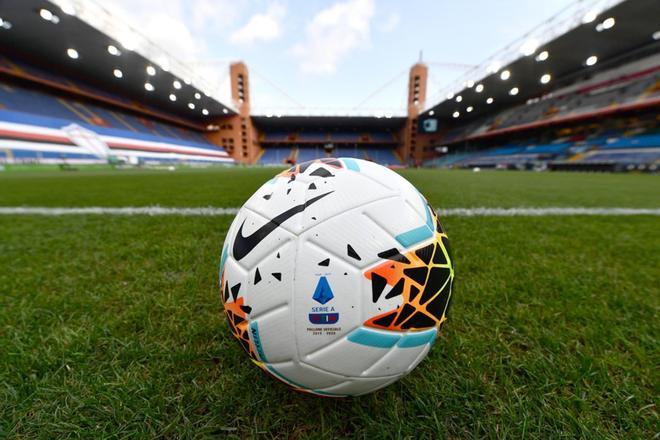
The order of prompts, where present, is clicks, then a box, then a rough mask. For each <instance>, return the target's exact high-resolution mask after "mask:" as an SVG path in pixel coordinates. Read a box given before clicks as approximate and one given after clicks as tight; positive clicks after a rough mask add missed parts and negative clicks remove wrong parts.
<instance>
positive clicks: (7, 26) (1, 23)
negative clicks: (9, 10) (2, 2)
mask: <svg viewBox="0 0 660 440" xmlns="http://www.w3.org/2000/svg"><path fill="white" fill-rule="evenodd" d="M0 28H2V29H4V30H6V31H8V30H9V29H11V22H9V21H7V20H3V19H2V17H0Z"/></svg>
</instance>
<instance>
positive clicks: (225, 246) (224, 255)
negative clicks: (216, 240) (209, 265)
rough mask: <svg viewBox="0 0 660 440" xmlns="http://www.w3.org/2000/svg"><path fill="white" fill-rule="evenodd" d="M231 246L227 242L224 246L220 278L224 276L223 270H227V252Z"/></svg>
mask: <svg viewBox="0 0 660 440" xmlns="http://www.w3.org/2000/svg"><path fill="white" fill-rule="evenodd" d="M228 248H229V246H228V245H227V243H226V242H225V244H224V246H222V255H221V256H220V271H219V272H220V278H222V272H224V270H225V261H227V252H228Z"/></svg>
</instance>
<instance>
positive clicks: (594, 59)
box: [584, 55, 598, 66]
mask: <svg viewBox="0 0 660 440" xmlns="http://www.w3.org/2000/svg"><path fill="white" fill-rule="evenodd" d="M597 62H598V57H597V56H596V55H591V56H590V57H589V58H587V59H586V60H585V61H584V64H586V65H587V66H593V65H594V64H596V63H597Z"/></svg>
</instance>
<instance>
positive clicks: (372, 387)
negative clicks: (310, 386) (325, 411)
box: [315, 375, 401, 396]
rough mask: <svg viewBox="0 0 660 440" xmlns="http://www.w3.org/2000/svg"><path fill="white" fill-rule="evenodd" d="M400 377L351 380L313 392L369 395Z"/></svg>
mask: <svg viewBox="0 0 660 440" xmlns="http://www.w3.org/2000/svg"><path fill="white" fill-rule="evenodd" d="M400 378H401V376H399V375H396V376H393V377H379V378H375V379H372V378H366V377H360V378H357V379H351V380H348V381H346V382H344V383H341V384H339V385H335V386H332V387H328V388H323V389H320V390H315V391H316V392H317V393H323V394H329V395H340V396H341V395H348V396H359V395H361V394H367V393H371V392H373V391H376V390H377V389H380V388H383V387H386V386H387V385H389V384H391V383H393V382H396V381H397V380H399V379H400Z"/></svg>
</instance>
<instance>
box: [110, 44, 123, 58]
mask: <svg viewBox="0 0 660 440" xmlns="http://www.w3.org/2000/svg"><path fill="white" fill-rule="evenodd" d="M108 53H109V54H110V55H114V56H116V57H118V56H119V55H121V51H120V50H119V49H117V46H113V45H112V44H109V45H108Z"/></svg>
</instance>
